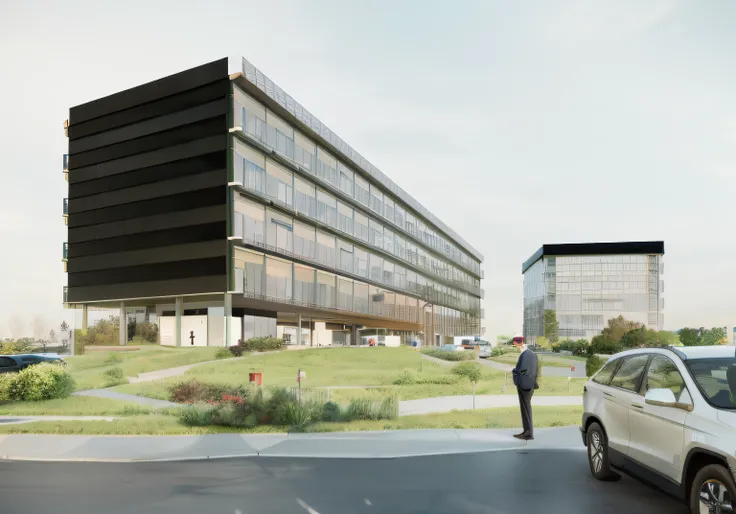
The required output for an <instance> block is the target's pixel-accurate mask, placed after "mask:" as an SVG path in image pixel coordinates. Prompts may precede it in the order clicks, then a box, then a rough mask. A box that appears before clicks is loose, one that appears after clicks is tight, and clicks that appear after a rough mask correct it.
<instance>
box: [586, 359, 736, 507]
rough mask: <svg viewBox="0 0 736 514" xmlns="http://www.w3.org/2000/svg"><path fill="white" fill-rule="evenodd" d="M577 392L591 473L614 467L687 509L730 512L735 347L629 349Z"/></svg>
mask: <svg viewBox="0 0 736 514" xmlns="http://www.w3.org/2000/svg"><path fill="white" fill-rule="evenodd" d="M583 391H584V393H583V404H584V410H583V422H582V426H581V428H580V430H581V432H582V434H583V444H585V445H586V446H587V448H588V462H589V464H590V471H591V473H592V474H593V476H594V477H595V478H597V479H599V480H616V479H618V478H620V475H618V473H616V471H620V472H623V473H626V474H627V475H630V476H633V477H636V478H639V479H641V480H642V481H644V482H647V483H649V484H651V485H654V486H656V487H658V488H660V489H662V490H664V491H665V492H668V493H670V494H672V495H674V496H676V497H679V498H680V499H682V500H683V501H685V502H687V503H688V504H689V505H690V510H691V512H692V513H693V514H702V513H705V514H720V513H726V512H736V484H734V473H735V472H736V348H734V347H733V346H709V347H702V346H701V347H678V348H646V349H638V350H629V351H626V352H622V353H619V354H616V355H614V356H613V357H611V358H610V359H609V360H608V362H607V363H606V364H605V365H604V366H603V368H602V369H601V370H600V371H598V373H596V374H595V375H593V376H592V377H591V378H590V380H589V381H588V383H587V384H586V385H585V388H584V389H583Z"/></svg>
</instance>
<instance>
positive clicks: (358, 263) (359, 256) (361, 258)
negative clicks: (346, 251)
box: [354, 246, 368, 278]
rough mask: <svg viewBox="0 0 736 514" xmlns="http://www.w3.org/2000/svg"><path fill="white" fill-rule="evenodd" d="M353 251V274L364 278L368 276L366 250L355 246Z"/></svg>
mask: <svg viewBox="0 0 736 514" xmlns="http://www.w3.org/2000/svg"><path fill="white" fill-rule="evenodd" d="M354 253H355V274H356V275H358V276H361V277H364V278H368V252H366V251H365V250H361V249H360V248H358V247H357V246H356V247H355V250H354Z"/></svg>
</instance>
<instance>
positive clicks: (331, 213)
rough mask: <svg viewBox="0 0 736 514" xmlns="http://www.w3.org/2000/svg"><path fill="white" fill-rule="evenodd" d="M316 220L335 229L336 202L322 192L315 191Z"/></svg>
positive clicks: (333, 198)
mask: <svg viewBox="0 0 736 514" xmlns="http://www.w3.org/2000/svg"><path fill="white" fill-rule="evenodd" d="M317 219H318V220H319V221H321V222H322V223H324V224H325V225H329V226H330V227H334V228H337V200H336V199H335V197H333V196H331V195H328V194H327V193H325V192H324V191H321V190H319V189H318V190H317Z"/></svg>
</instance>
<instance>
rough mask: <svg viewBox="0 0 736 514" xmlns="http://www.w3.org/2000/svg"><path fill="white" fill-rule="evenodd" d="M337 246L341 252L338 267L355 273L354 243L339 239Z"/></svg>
mask: <svg viewBox="0 0 736 514" xmlns="http://www.w3.org/2000/svg"><path fill="white" fill-rule="evenodd" d="M337 248H338V251H339V252H340V255H339V258H338V263H337V264H338V267H339V268H340V269H341V270H342V271H346V272H348V273H353V264H354V262H355V256H354V255H353V245H351V244H349V243H346V242H344V241H340V240H339V239H338V241H337Z"/></svg>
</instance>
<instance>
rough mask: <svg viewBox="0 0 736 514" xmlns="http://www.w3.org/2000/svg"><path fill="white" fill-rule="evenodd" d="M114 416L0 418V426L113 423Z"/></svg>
mask: <svg viewBox="0 0 736 514" xmlns="http://www.w3.org/2000/svg"><path fill="white" fill-rule="evenodd" d="M115 419H117V417H116V416H26V415H25V414H20V415H16V416H0V425H18V424H21V423H33V422H34V421H113V420H115Z"/></svg>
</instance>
